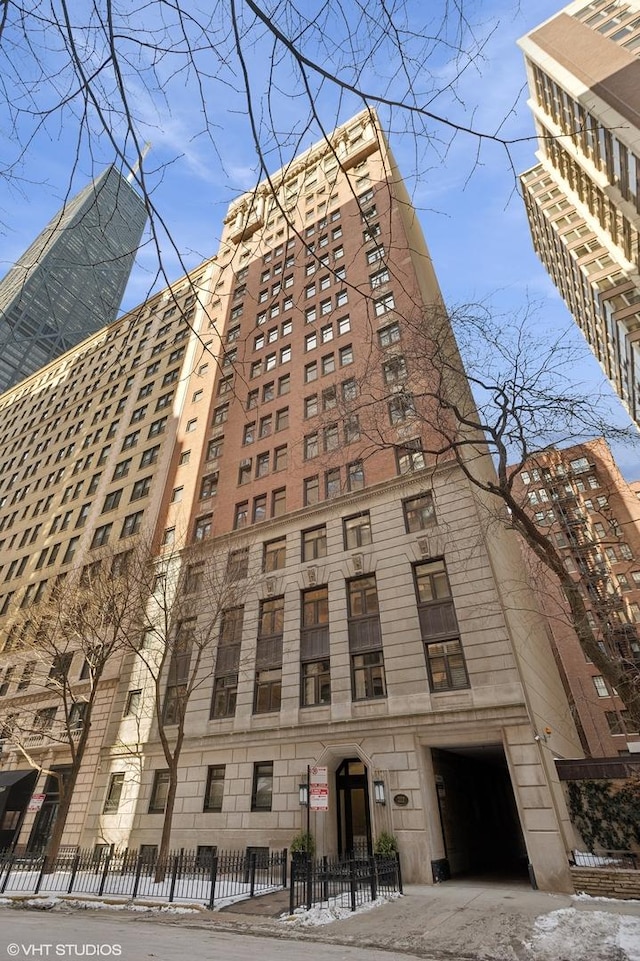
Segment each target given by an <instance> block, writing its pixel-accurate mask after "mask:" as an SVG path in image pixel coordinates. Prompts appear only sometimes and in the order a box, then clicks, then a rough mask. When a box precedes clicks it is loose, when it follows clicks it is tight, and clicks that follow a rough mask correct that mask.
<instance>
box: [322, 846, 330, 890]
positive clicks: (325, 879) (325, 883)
mask: <svg viewBox="0 0 640 961" xmlns="http://www.w3.org/2000/svg"><path fill="white" fill-rule="evenodd" d="M322 900H323V901H328V900H329V866H328V861H327V855H326V854H325V855H324V856H323V858H322Z"/></svg>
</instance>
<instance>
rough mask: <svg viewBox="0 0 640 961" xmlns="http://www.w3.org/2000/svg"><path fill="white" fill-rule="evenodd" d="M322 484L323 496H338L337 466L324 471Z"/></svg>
mask: <svg viewBox="0 0 640 961" xmlns="http://www.w3.org/2000/svg"><path fill="white" fill-rule="evenodd" d="M324 486H325V497H327V498H331V497H337V496H338V494H339V493H340V490H341V484H340V468H339V467H333V468H332V469H331V470H328V471H325V475H324Z"/></svg>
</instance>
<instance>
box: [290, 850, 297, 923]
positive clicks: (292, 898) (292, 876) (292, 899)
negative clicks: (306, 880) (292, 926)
mask: <svg viewBox="0 0 640 961" xmlns="http://www.w3.org/2000/svg"><path fill="white" fill-rule="evenodd" d="M297 880H298V879H297V877H296V859H295V858H291V870H290V871H289V914H293V912H294V910H295V908H296V905H295V903H294V902H295V888H296V881H297Z"/></svg>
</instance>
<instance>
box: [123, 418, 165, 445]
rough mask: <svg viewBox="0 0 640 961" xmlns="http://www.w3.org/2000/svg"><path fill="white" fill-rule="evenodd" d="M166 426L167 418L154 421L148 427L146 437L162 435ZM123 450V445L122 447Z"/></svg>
mask: <svg viewBox="0 0 640 961" xmlns="http://www.w3.org/2000/svg"><path fill="white" fill-rule="evenodd" d="M166 426H167V418H166V417H160V418H159V419H158V420H154V421H153V422H152V424H151V425H150V427H149V432H148V434H147V437H149V438H150V437H157V436H158V435H159V434H163V433H164V430H165V428H166ZM123 449H124V445H123Z"/></svg>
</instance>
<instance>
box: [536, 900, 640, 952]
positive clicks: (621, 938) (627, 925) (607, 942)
mask: <svg viewBox="0 0 640 961" xmlns="http://www.w3.org/2000/svg"><path fill="white" fill-rule="evenodd" d="M527 947H529V948H530V949H531V953H532V957H533V958H535V959H536V961H558V959H559V958H561V959H562V961H584V958H585V956H586V955H585V951H587V952H588V957H589V959H590V961H640V918H638V917H635V916H631V915H628V914H610V913H609V912H606V911H579V910H577V909H576V908H560V909H559V910H558V911H551V913H550V914H541V915H540V916H539V917H538V918H536V921H535V926H534V934H533V939H532V940H531V941H530V942H528V944H527Z"/></svg>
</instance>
